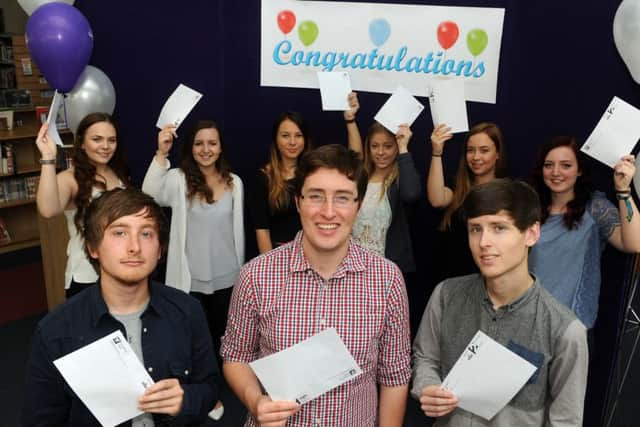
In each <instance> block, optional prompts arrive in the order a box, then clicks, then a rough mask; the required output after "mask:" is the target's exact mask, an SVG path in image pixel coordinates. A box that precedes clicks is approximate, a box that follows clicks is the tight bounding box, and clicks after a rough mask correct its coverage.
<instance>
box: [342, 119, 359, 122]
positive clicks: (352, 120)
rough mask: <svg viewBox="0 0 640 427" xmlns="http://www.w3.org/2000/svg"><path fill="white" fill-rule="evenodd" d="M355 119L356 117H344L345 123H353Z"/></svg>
mask: <svg viewBox="0 0 640 427" xmlns="http://www.w3.org/2000/svg"><path fill="white" fill-rule="evenodd" d="M355 121H356V119H350V120H347V119H344V122H345V123H355Z"/></svg>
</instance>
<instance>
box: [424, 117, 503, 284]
mask: <svg viewBox="0 0 640 427" xmlns="http://www.w3.org/2000/svg"><path fill="white" fill-rule="evenodd" d="M450 131H451V128H449V127H447V125H445V124H440V125H438V126H436V128H435V129H434V130H433V133H432V134H431V150H432V151H431V166H430V168H429V175H428V177H427V198H428V200H429V203H430V204H431V206H433V207H434V208H439V209H444V214H443V217H442V221H441V223H440V227H439V229H440V232H441V236H440V237H441V240H440V246H439V248H438V251H439V252H440V253H441V254H442V255H443V257H442V263H441V265H442V271H441V275H442V277H440V278H439V279H444V278H448V277H454V276H462V275H466V274H471V273H475V272H477V270H478V269H477V267H476V265H475V262H474V261H473V258H472V257H471V252H470V250H469V245H468V239H467V227H466V226H465V224H464V223H463V221H462V218H461V217H460V210H461V207H462V203H463V202H464V199H465V198H466V197H467V194H469V191H471V188H472V187H473V186H474V185H477V184H482V183H485V182H489V181H491V180H493V179H495V178H504V177H506V175H507V167H506V165H507V162H506V154H505V147H504V138H503V136H502V131H501V130H500V128H499V127H498V126H497V125H496V124H495V123H488V122H483V123H478V124H477V125H475V126H473V127H472V128H471V129H470V130H469V133H468V134H467V138H466V140H465V141H464V147H463V151H462V156H461V157H460V161H459V162H458V169H457V172H456V176H455V183H454V185H447V184H446V183H445V178H444V169H443V165H442V154H443V151H444V146H445V142H446V141H448V140H450V139H451V138H452V137H453V135H452V134H451V132H450Z"/></svg>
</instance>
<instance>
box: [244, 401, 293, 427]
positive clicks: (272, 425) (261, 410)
mask: <svg viewBox="0 0 640 427" xmlns="http://www.w3.org/2000/svg"><path fill="white" fill-rule="evenodd" d="M255 408H256V410H255V417H256V419H257V420H258V423H259V424H260V426H261V427H285V426H286V424H287V420H288V419H289V417H291V416H292V415H295V414H296V412H298V410H299V409H300V405H298V404H297V403H296V402H288V401H283V400H277V401H275V402H274V401H273V400H271V398H270V397H269V396H264V395H262V396H260V397H259V398H258V401H257V403H256V406H255Z"/></svg>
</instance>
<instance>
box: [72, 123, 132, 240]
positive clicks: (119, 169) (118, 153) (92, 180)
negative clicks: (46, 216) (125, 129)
mask: <svg viewBox="0 0 640 427" xmlns="http://www.w3.org/2000/svg"><path fill="white" fill-rule="evenodd" d="M100 122H106V123H109V124H110V125H111V126H113V128H114V129H115V131H116V135H118V134H119V133H120V132H118V127H117V125H116V123H115V121H114V120H113V117H111V115H110V114H107V113H90V114H87V115H86V116H85V117H84V118H83V119H82V120H81V121H80V124H78V130H77V131H76V137H75V139H74V141H73V155H72V160H73V177H74V178H75V180H76V183H77V184H78V192H77V193H76V196H75V198H74V199H73V202H74V203H75V205H76V208H77V211H76V214H75V216H74V218H73V222H74V223H75V225H76V228H77V229H78V230H81V229H82V220H83V216H84V211H85V209H86V208H87V206H89V203H91V200H92V197H91V193H92V190H93V187H98V188H100V189H101V190H106V189H107V187H106V185H105V183H104V182H102V181H98V180H97V179H96V167H95V165H94V164H93V163H91V161H89V157H87V153H86V152H85V151H84V149H83V148H82V144H83V143H84V138H85V135H86V133H87V129H89V128H90V127H91V126H93V125H94V124H96V123H100ZM107 166H109V168H110V169H111V170H112V171H113V173H115V174H116V176H117V177H118V179H119V180H120V181H121V182H122V183H123V184H124V185H129V173H128V170H127V165H126V163H125V160H124V145H123V144H122V143H121V142H120V141H117V143H116V150H115V152H114V153H113V156H112V157H111V160H109V162H108V163H107ZM103 179H104V180H105V182H106V178H104V177H103Z"/></svg>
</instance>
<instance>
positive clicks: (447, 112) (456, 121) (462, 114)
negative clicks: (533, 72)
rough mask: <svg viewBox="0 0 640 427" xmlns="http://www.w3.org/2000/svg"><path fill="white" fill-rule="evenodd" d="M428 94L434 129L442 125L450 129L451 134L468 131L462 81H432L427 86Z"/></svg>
mask: <svg viewBox="0 0 640 427" xmlns="http://www.w3.org/2000/svg"><path fill="white" fill-rule="evenodd" d="M429 92H430V94H429V107H430V109H431V119H432V120H433V126H434V127H436V126H437V125H439V124H440V123H444V124H446V125H447V126H449V127H450V128H451V133H457V132H466V131H468V130H469V119H468V117H467V103H466V102H465V97H464V80H462V79H446V80H440V79H434V80H432V81H431V83H430V85H429Z"/></svg>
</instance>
